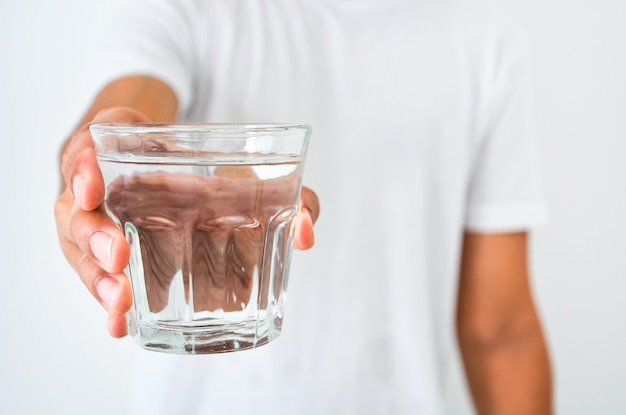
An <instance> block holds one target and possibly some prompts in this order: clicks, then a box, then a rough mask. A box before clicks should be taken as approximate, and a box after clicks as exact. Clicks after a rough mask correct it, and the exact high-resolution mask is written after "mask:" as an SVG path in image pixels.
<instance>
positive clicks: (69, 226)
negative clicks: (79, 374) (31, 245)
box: [55, 107, 149, 337]
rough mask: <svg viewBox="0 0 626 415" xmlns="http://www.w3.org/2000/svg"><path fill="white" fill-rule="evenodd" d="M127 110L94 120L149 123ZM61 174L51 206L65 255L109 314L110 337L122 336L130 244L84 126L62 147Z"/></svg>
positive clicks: (127, 304) (109, 112)
mask: <svg viewBox="0 0 626 415" xmlns="http://www.w3.org/2000/svg"><path fill="white" fill-rule="evenodd" d="M148 121H149V119H148V118H147V117H146V116H144V115H143V114H141V113H139V112H137V111H135V110H132V109H129V108H121V107H120V108H111V109H107V110H103V111H100V112H99V113H98V114H97V115H96V116H95V117H94V119H93V122H116V123H125V122H129V123H130V122H148ZM61 172H62V175H63V181H64V184H65V188H64V190H63V192H62V193H61V195H60V196H59V198H58V199H57V202H56V204H55V218H56V223H57V232H58V235H59V241H60V245H61V248H62V250H63V253H64V255H65V257H66V258H67V260H68V262H69V263H70V265H71V266H72V267H73V268H74V269H75V270H76V272H77V273H78V274H79V276H80V278H81V280H82V282H83V283H84V284H85V286H86V287H87V289H88V290H89V291H90V292H91V294H92V295H93V296H94V297H95V298H96V299H97V300H98V301H99V302H100V304H102V306H103V307H104V308H105V309H106V310H107V312H108V313H109V320H108V323H107V327H108V329H109V332H110V334H111V335H112V336H114V337H122V336H124V335H125V334H126V320H125V317H124V313H125V312H126V311H128V310H129V308H130V306H131V302H132V294H131V289H130V284H129V282H128V279H127V278H126V276H125V275H124V274H123V272H122V271H123V269H124V268H125V266H126V265H127V264H128V258H129V247H128V243H127V242H126V239H125V238H124V235H123V234H122V232H121V231H120V230H119V229H118V228H117V226H116V225H115V224H114V223H113V222H112V221H111V219H110V218H109V217H108V216H107V214H106V213H105V211H104V207H103V201H104V196H105V187H104V180H103V178H102V174H101V172H100V168H99V166H98V162H97V160H96V154H95V149H94V145H93V140H92V138H91V134H90V132H89V127H88V124H86V125H84V126H82V127H81V128H79V129H78V130H76V132H75V133H74V134H73V135H72V137H71V139H70V140H69V141H68V143H67V145H66V146H65V148H64V151H63V155H62V159H61Z"/></svg>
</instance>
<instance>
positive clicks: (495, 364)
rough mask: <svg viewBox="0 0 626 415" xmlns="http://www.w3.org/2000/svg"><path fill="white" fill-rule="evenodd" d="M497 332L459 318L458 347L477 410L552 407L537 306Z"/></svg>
mask: <svg viewBox="0 0 626 415" xmlns="http://www.w3.org/2000/svg"><path fill="white" fill-rule="evenodd" d="M516 320H517V321H515V322H514V323H512V324H510V325H508V326H507V328H501V329H499V330H496V331H494V332H491V333H490V332H488V331H484V330H481V329H480V328H476V327H474V328H472V325H471V323H467V322H466V324H465V326H464V325H463V319H462V318H460V321H459V330H458V337H459V346H460V350H461V355H462V357H463V363H464V366H465V372H466V377H467V380H468V385H469V389H470V392H471V395H472V398H473V400H474V404H475V406H476V409H477V411H478V413H479V414H481V415H488V414H498V415H508V414H511V415H516V414H519V415H522V414H524V415H542V414H550V413H551V412H552V375H551V369H550V362H549V357H548V350H547V347H546V342H545V339H544V336H543V332H542V329H541V325H540V323H539V319H538V318H537V314H536V312H535V311H534V308H533V309H532V310H531V311H529V312H527V313H526V315H525V316H518V317H517V318H516Z"/></svg>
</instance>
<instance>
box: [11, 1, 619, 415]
mask: <svg viewBox="0 0 626 415" xmlns="http://www.w3.org/2000/svg"><path fill="white" fill-rule="evenodd" d="M492 1H493V2H495V3H496V4H498V5H500V6H501V7H504V8H505V9H507V10H509V11H510V13H511V14H512V15H513V17H514V18H515V19H516V20H517V21H518V23H520V24H521V25H522V26H523V27H524V28H525V29H526V31H527V32H528V34H529V36H530V39H531V44H532V48H533V58H534V68H535V85H534V87H535V91H534V92H535V98H536V109H537V117H538V126H539V133H540V138H541V140H540V149H541V154H542V167H543V173H544V177H545V179H544V182H545V189H546V196H547V199H548V204H549V208H550V216H551V221H550V224H549V226H547V227H545V228H543V229H541V230H539V231H538V232H536V233H535V234H534V236H533V240H532V243H533V246H532V261H533V266H532V269H533V284H534V289H535V293H536V297H537V302H538V305H539V308H540V311H541V313H542V315H543V317H544V324H545V326H546V329H547V335H548V341H549V345H550V350H551V355H552V358H553V363H554V372H555V383H556V385H555V386H556V407H557V412H558V413H559V414H568V415H577V414H581V415H582V414H606V415H612V414H626V298H625V294H626V278H625V275H624V274H625V272H626V271H625V270H626V215H625V213H626V162H625V161H624V159H625V155H626V80H625V78H626V2H625V1H623V0H593V1H583V0H499V1H498V0H492ZM119 4H122V0H115V1H111V0H109V1H87V0H55V1H45V0H39V1H37V0H25V1H19V2H18V1H8V0H0V140H1V143H2V144H1V147H0V148H2V162H0V169H1V170H0V180H1V181H0V184H1V187H0V189H1V193H2V202H1V203H0V221H1V226H0V264H1V268H0V269H1V271H0V275H1V277H0V278H1V279H0V281H1V283H0V330H1V334H0V413H2V414H5V415H13V414H20V415H21V414H91V415H96V414H124V413H127V404H128V399H129V396H128V393H127V380H128V374H129V371H130V370H131V367H132V362H133V360H134V359H135V358H136V357H137V356H138V353H146V352H143V351H141V350H140V349H139V348H138V347H137V346H136V345H135V344H134V343H133V342H132V341H131V340H130V339H128V338H126V339H123V340H113V339H110V338H109V337H108V334H107V333H106V330H105V318H106V316H105V314H104V312H103V311H102V310H101V309H100V306H99V305H98V304H97V303H96V301H95V300H93V299H92V298H91V296H90V295H89V294H88V292H87V290H86V289H85V288H84V287H83V286H82V284H81V283H80V281H79V278H78V277H77V276H76V275H75V274H74V272H73V271H72V269H71V268H70V267H69V266H68V265H67V264H66V263H65V260H64V258H63V256H62V253H61V251H60V249H59V248H58V244H57V237H56V231H55V224H54V217H53V205H54V201H55V198H56V193H57V190H58V186H59V182H58V174H57V169H58V167H57V166H58V163H57V154H58V149H59V147H60V145H61V142H62V141H63V140H64V139H65V137H66V136H67V135H68V134H69V133H70V131H71V130H72V128H73V127H74V126H75V124H76V123H77V122H78V119H79V117H80V115H81V112H82V111H83V109H84V108H85V107H86V106H87V104H88V103H89V101H90V99H91V97H92V94H93V93H94V92H95V91H93V90H91V89H90V88H93V86H92V85H91V84H90V79H91V78H90V73H92V69H93V67H92V66H91V65H92V64H91V63H90V62H91V57H92V56H93V54H94V53H95V52H96V51H94V50H93V49H92V46H91V45H92V42H93V39H94V37H95V36H96V34H97V33H98V30H100V29H101V28H102V25H103V24H104V22H105V20H106V18H107V16H108V15H109V14H110V13H111V10H112V8H113V7H115V6H117V5H119ZM449 404H450V413H451V414H470V413H472V412H471V410H470V409H469V405H468V400H467V394H466V393H465V391H464V390H463V382H462V379H461V377H460V376H458V374H457V376H456V377H455V378H454V381H453V382H452V386H451V389H450V398H449Z"/></svg>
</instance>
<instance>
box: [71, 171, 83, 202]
mask: <svg viewBox="0 0 626 415" xmlns="http://www.w3.org/2000/svg"><path fill="white" fill-rule="evenodd" d="M84 183H85V178H84V177H83V176H82V175H80V174H77V175H76V176H74V182H72V191H73V192H74V199H76V200H78V202H79V203H80V200H81V199H82V195H83V184H84Z"/></svg>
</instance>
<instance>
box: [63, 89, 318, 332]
mask: <svg viewBox="0 0 626 415" xmlns="http://www.w3.org/2000/svg"><path fill="white" fill-rule="evenodd" d="M177 111H178V102H177V99H176V95H175V94H174V92H173V91H172V90H171V88H169V87H168V86H167V85H166V84H164V83H163V82H161V81H159V80H156V79H154V78H149V77H128V78H123V79H120V80H118V81H115V82H113V83H111V84H109V85H108V86H107V87H105V88H104V89H103V90H102V91H101V92H100V94H98V96H97V97H96V99H95V100H94V102H93V104H92V106H91V107H90V108H89V109H88V111H87V112H86V114H85V116H84V118H83V120H82V123H81V124H82V126H81V127H79V128H78V129H77V130H76V132H74V134H73V135H72V137H71V138H70V139H69V140H68V141H67V142H66V143H65V144H64V145H63V150H62V154H61V173H62V176H63V189H62V191H61V194H60V195H59V198H58V199H57V201H56V204H55V218H56V223H57V233H58V236H59V243H60V245H61V249H62V250H63V253H64V254H65V257H66V258H67V260H68V262H69V263H70V265H71V266H72V267H73V268H74V270H75V271H76V272H77V273H78V274H79V275H80V278H81V280H82V281H83V283H84V284H85V286H86V287H87V289H88V290H89V291H90V292H91V294H92V295H93V296H94V297H95V298H96V299H97V300H98V301H99V302H100V303H101V304H102V306H103V307H104V308H105V309H106V310H107V312H108V314H109V317H108V321H107V326H108V330H109V333H110V334H111V335H112V336H114V337H123V336H125V335H126V334H127V328H126V318H125V313H126V312H127V311H128V310H129V308H130V306H131V302H132V295H131V289H130V284H129V282H128V279H127V278H126V276H125V275H124V274H123V270H124V268H125V267H126V265H127V264H128V259H129V247H128V243H127V242H126V239H125V238H124V235H123V233H122V232H121V231H120V230H119V229H118V228H117V227H116V226H115V224H114V223H113V222H112V221H111V220H110V218H109V217H108V216H107V214H106V213H105V212H104V208H103V206H102V202H103V200H104V194H105V189H104V182H103V180H102V176H101V174H100V170H99V168H98V163H97V161H96V157H95V152H94V147H93V142H92V139H91V135H90V133H89V129H88V123H90V122H129V123H133V122H147V121H155V122H160V121H161V122H173V121H175V120H176V114H177ZM302 200H303V207H302V209H301V214H299V215H298V217H297V218H296V227H297V233H296V235H295V240H294V246H295V247H296V248H298V249H307V248H310V247H311V246H312V245H313V221H314V219H315V218H317V215H318V212H319V205H318V203H317V197H316V196H315V193H313V192H312V191H311V190H310V189H307V188H303V190H302Z"/></svg>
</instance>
